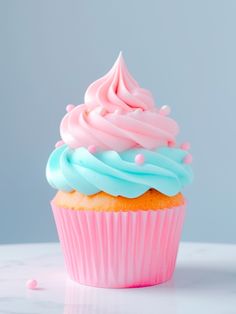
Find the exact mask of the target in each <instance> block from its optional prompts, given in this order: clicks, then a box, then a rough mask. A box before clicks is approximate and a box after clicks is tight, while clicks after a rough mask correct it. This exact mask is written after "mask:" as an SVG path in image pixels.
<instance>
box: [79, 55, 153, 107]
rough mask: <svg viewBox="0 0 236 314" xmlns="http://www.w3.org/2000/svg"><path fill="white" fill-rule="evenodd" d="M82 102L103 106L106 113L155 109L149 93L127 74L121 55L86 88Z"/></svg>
mask: <svg viewBox="0 0 236 314" xmlns="http://www.w3.org/2000/svg"><path fill="white" fill-rule="evenodd" d="M84 101H85V104H87V105H88V106H91V107H94V106H103V107H105V108H106V110H107V111H108V112H114V111H115V110H116V109H122V110H124V111H126V112H129V111H132V110H134V109H138V108H140V109H142V110H152V109H154V108H155V104H154V100H153V97H152V95H151V93H150V92H149V91H148V90H146V89H143V88H141V87H140V86H139V84H138V83H137V82H136V81H135V80H134V78H133V77H132V76H131V74H130V73H129V71H128V69H127V67H126V64H125V61H124V58H123V55H122V53H120V54H119V56H118V58H117V60H116V62H115V64H114V65H113V67H112V68H111V70H110V71H109V72H108V73H107V74H106V75H104V76H103V77H101V78H100V79H98V80H97V81H95V82H94V83H92V84H91V85H90V86H89V87H88V89H87V91H86V93H85V98H84Z"/></svg>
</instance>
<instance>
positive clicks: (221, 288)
mask: <svg viewBox="0 0 236 314" xmlns="http://www.w3.org/2000/svg"><path fill="white" fill-rule="evenodd" d="M29 278H36V279H37V280H38V282H39V288H38V289H37V290H28V289H26V287H25V282H26V281H27V280H28V279H29ZM0 313H1V314H10V313H12V314H17V313H18V314H26V313H30V314H36V313H37V314H44V313H47V314H54V313H59V314H61V313H64V314H94V313H101V314H108V313H109V314H121V313H122V314H126V313H135V314H139V313H142V314H149V313H155V314H156V313H161V314H167V313H171V314H175V313H178V314H185V313H186V314H194V313H197V314H205V313H207V314H211V313H214V314H218V313H219V314H224V313H225V314H235V313H236V245H217V244H200V243H181V245H180V250H179V256H178V261H177V268H176V272H175V275H174V278H173V279H172V280H171V281H169V282H167V283H165V284H162V285H159V286H154V287H148V288H138V289H99V288H92V287H86V286H81V285H79V284H76V283H73V282H72V281H71V280H70V279H68V278H67V276H66V274H65V271H64V265H63V258H62V254H61V250H60V247H59V245H58V244H53V243H52V244H25V245H5V246H4V245H2V246H0Z"/></svg>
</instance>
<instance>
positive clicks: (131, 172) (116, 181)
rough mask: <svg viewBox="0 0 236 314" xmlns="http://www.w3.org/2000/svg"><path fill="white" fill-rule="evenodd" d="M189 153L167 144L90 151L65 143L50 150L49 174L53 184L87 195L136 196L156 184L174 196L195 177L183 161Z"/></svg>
mask: <svg viewBox="0 0 236 314" xmlns="http://www.w3.org/2000/svg"><path fill="white" fill-rule="evenodd" d="M137 154H143V155H144V156H145V164H143V165H142V166H139V165H137V164H135V156H136V155H137ZM187 154H188V152H186V151H185V150H181V149H178V148H168V147H162V148H159V149H157V150H155V151H149V150H145V149H132V150H127V151H124V152H121V153H117V152H115V151H104V152H100V153H95V154H91V153H90V152H89V151H88V150H87V149H86V148H84V147H80V148H77V149H70V148H69V147H67V146H66V145H63V146H61V147H59V148H57V149H55V150H54V151H53V153H52V154H51V156H50V158H49V161H48V164H47V170H46V175H47V179H48V182H49V183H50V184H51V185H52V186H53V187H54V188H57V189H59V190H63V191H72V190H78V191H79V192H81V193H84V194H86V195H91V194H95V193H97V192H99V191H104V192H106V193H108V194H111V195H114V196H117V195H122V196H125V197H129V198H134V197H138V196H140V195H142V194H143V193H145V192H146V191H147V190H149V189H150V188H154V189H156V190H158V191H160V192H161V193H164V194H166V195H169V196H172V195H176V194H177V193H178V192H180V191H181V190H182V188H183V186H185V185H186V184H188V183H190V182H191V181H192V177H193V175H192V171H191V169H190V166H189V165H186V164H184V163H183V159H184V157H185V156H186V155H187Z"/></svg>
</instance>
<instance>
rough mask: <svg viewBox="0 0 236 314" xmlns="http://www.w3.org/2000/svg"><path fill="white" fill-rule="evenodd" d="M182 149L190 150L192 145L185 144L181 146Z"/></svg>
mask: <svg viewBox="0 0 236 314" xmlns="http://www.w3.org/2000/svg"><path fill="white" fill-rule="evenodd" d="M180 148H181V149H183V150H189V149H190V148H191V145H190V143H189V142H185V143H183V144H181V145H180Z"/></svg>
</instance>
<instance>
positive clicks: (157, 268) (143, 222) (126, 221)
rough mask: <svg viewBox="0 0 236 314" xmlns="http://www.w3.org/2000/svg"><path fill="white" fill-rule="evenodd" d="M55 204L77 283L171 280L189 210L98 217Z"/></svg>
mask: <svg viewBox="0 0 236 314" xmlns="http://www.w3.org/2000/svg"><path fill="white" fill-rule="evenodd" d="M51 204H52V209H53V213H54V218H55V222H56V226H57V230H58V235H59V239H60V242H61V246H62V250H63V253H64V258H65V264H66V268H67V271H68V274H69V276H70V277H71V279H73V280H74V281H76V282H78V283H80V284H84V285H90V286H95V287H104V288H131V287H144V286H151V285H156V284H160V283H162V282H165V281H167V280H169V279H170V278H171V277H172V274H173V272H174V268H175V262H176V257H177V252H178V246H179V241H180V236H181V231H182V226H183V221H184V214H185V205H183V206H178V207H174V208H169V209H164V210H147V211H142V210H138V211H130V212H122V211H120V212H97V211H92V210H72V209H63V208H58V207H57V206H55V205H54V204H53V202H52V203H51Z"/></svg>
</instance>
